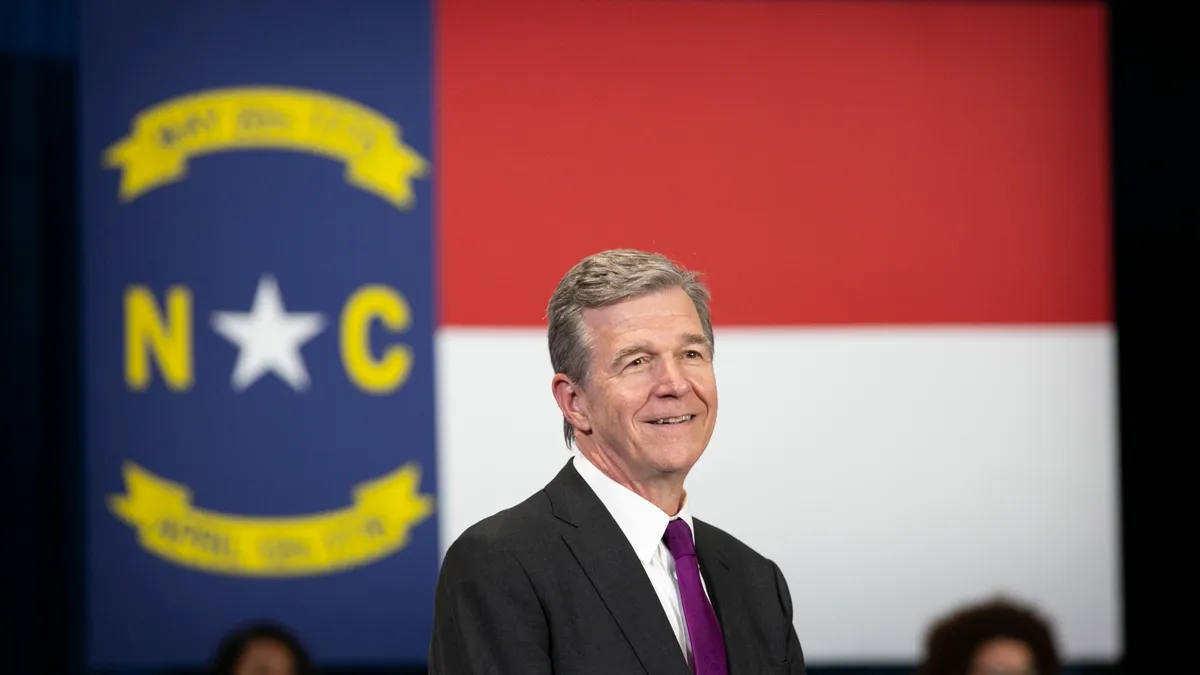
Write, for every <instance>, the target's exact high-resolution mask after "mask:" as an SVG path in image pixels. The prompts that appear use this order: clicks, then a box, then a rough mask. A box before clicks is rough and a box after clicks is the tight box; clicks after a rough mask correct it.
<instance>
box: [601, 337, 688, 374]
mask: <svg viewBox="0 0 1200 675" xmlns="http://www.w3.org/2000/svg"><path fill="white" fill-rule="evenodd" d="M683 344H685V345H702V346H704V347H708V348H710V349H711V348H712V340H709V339H708V338H707V337H706V336H704V335H702V334H701V333H684V334H683ZM649 351H650V345H647V344H646V343H644V342H640V343H638V344H635V345H629V346H628V347H624V348H622V349H620V350H618V351H617V353H616V355H614V356H613V360H612V365H613V366H616V365H619V364H620V363H621V362H622V361H624V360H625V359H627V358H629V357H630V356H633V355H634V354H641V353H643V352H649Z"/></svg>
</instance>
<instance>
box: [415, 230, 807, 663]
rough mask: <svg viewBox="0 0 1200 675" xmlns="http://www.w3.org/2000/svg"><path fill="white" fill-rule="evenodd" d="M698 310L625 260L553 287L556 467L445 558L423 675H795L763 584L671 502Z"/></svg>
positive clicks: (763, 565) (705, 357)
mask: <svg viewBox="0 0 1200 675" xmlns="http://www.w3.org/2000/svg"><path fill="white" fill-rule="evenodd" d="M708 297H709V295H708V291H707V289H705V287H704V286H703V285H702V284H701V283H700V282H699V281H698V280H697V279H696V276H695V275H694V274H693V273H691V272H688V271H686V270H684V269H681V268H679V267H677V266H676V265H674V264H672V263H671V262H670V261H669V260H667V259H666V258H664V257H662V256H660V255H655V254H650V253H644V252H641V251H633V250H614V251H605V252H603V253H598V254H596V255H593V256H591V257H588V258H586V259H584V260H583V261H581V262H580V263H579V264H577V265H576V266H575V267H574V268H572V269H571V270H570V271H569V272H567V274H566V276H564V277H563V279H562V281H561V282H560V283H559V285H558V288H557V289H556V290H555V292H554V295H553V297H551V299H550V304H549V309H548V312H547V314H548V319H549V343H550V360H551V363H552V365H553V366H554V370H555V375H554V377H553V380H552V386H551V388H552V391H553V394H554V400H555V401H556V402H557V403H558V407H559V409H560V410H561V411H562V414H563V418H564V423H563V430H564V434H565V437H566V442H567V447H568V448H570V447H571V445H572V444H574V445H575V447H576V450H575V453H574V457H573V458H572V459H571V461H569V462H567V465H566V466H565V467H563V469H562V470H561V471H560V472H559V474H558V476H557V477H555V478H554V479H553V480H551V481H550V483H549V484H548V485H547V486H546V487H545V488H544V489H543V490H541V491H540V492H538V493H537V494H535V495H533V496H532V497H530V498H529V499H527V500H526V501H524V502H523V503H521V504H519V505H517V506H515V507H513V508H510V509H507V510H505V511H501V512H500V513H498V514H496V515H494V516H491V517H489V518H487V519H485V520H483V521H481V522H479V523H477V524H475V525H474V526H472V527H471V528H469V529H468V530H467V531H466V532H464V533H463V535H462V536H461V537H459V538H458V540H456V541H455V542H454V544H453V545H452V546H451V547H450V549H449V550H448V551H447V553H446V557H445V560H444V562H443V565H442V569H441V575H440V578H439V579H438V584H437V595H436V600H435V604H434V629H433V639H432V641H431V644H430V650H429V661H430V663H429V672H430V673H433V674H434V675H443V674H445V675H480V674H483V673H489V674H490V673H497V674H498V673H505V674H512V675H516V674H529V675H535V674H540V673H556V674H560V675H567V674H570V675H585V674H590V673H596V674H597V675H598V674H601V673H603V674H605V675H609V674H613V673H620V674H622V675H626V674H630V673H646V674H648V675H687V673H695V674H696V675H727V674H732V675H751V674H753V675H762V674H764V673H803V672H804V657H803V654H802V653H801V649H800V641H799V639H798V638H797V636H796V631H795V629H794V628H793V626H792V600H791V595H790V593H789V591H788V587H787V584H786V582H785V581H784V578H783V575H782V573H780V571H779V568H778V567H777V566H776V565H775V564H774V563H773V562H771V561H770V560H767V559H766V558H764V557H762V556H761V555H759V554H758V553H756V552H754V551H753V550H751V549H750V548H749V547H748V546H746V545H745V544H742V543H741V542H739V541H738V540H737V539H735V538H733V537H732V536H730V535H729V534H726V533H725V532H723V531H721V530H719V529H717V528H715V527H713V526H711V525H709V524H707V523H705V522H703V521H700V520H697V519H695V518H693V517H692V515H691V511H690V506H689V504H688V502H687V493H686V491H685V489H684V480H685V479H686V478H687V475H688V472H689V471H690V470H691V468H692V467H693V466H694V465H695V464H696V461H697V460H699V459H700V456H701V455H702V454H703V453H704V449H705V448H706V447H707V445H708V441H709V438H711V436H712V432H713V427H714V426H715V425H716V421H717V386H716V378H715V376H714V374H713V362H712V359H713V332H712V324H711V321H710V319H709V311H708Z"/></svg>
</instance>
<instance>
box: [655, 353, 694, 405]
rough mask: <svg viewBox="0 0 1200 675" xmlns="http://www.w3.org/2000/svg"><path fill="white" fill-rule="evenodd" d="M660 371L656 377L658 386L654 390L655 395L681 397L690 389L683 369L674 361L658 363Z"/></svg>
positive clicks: (667, 360)
mask: <svg viewBox="0 0 1200 675" xmlns="http://www.w3.org/2000/svg"><path fill="white" fill-rule="evenodd" d="M659 363H660V364H661V370H660V372H659V376H658V384H657V387H656V388H655V392H654V393H655V394H657V395H658V396H675V397H679V396H683V395H684V394H687V393H688V392H689V391H691V389H692V383H691V381H689V380H688V378H687V376H686V375H684V372H683V367H682V366H681V365H680V363H679V362H678V361H676V360H675V359H663V360H661V361H659Z"/></svg>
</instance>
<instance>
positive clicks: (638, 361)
mask: <svg viewBox="0 0 1200 675" xmlns="http://www.w3.org/2000/svg"><path fill="white" fill-rule="evenodd" d="M645 362H646V357H644V356H639V357H637V358H636V359H634V360H632V361H630V362H629V365H631V366H640V365H642V364H643V363H645Z"/></svg>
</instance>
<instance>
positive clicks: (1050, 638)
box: [919, 598, 1062, 675]
mask: <svg viewBox="0 0 1200 675" xmlns="http://www.w3.org/2000/svg"><path fill="white" fill-rule="evenodd" d="M1061 671H1062V664H1061V662H1060V660H1059V655H1058V648H1057V647H1056V646H1055V640H1054V633H1053V629H1052V628H1051V626H1050V623H1049V621H1047V620H1046V619H1044V618H1043V617H1041V616H1040V615H1039V614H1038V613H1037V612H1036V611H1035V610H1034V609H1033V608H1031V607H1028V606H1025V605H1022V604H1019V603H1017V602H1014V601H1011V600H1007V599H1004V598H996V599H993V600H990V601H988V602H983V603H978V604H972V605H968V606H965V607H961V608H959V609H958V610H956V611H954V612H953V613H951V614H949V615H947V616H945V617H943V618H941V619H939V620H938V621H936V622H935V623H934V624H933V625H932V627H931V628H930V630H929V632H928V634H927V635H926V640H925V655H924V660H923V662H922V664H921V668H920V670H919V675H1060V673H1061Z"/></svg>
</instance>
